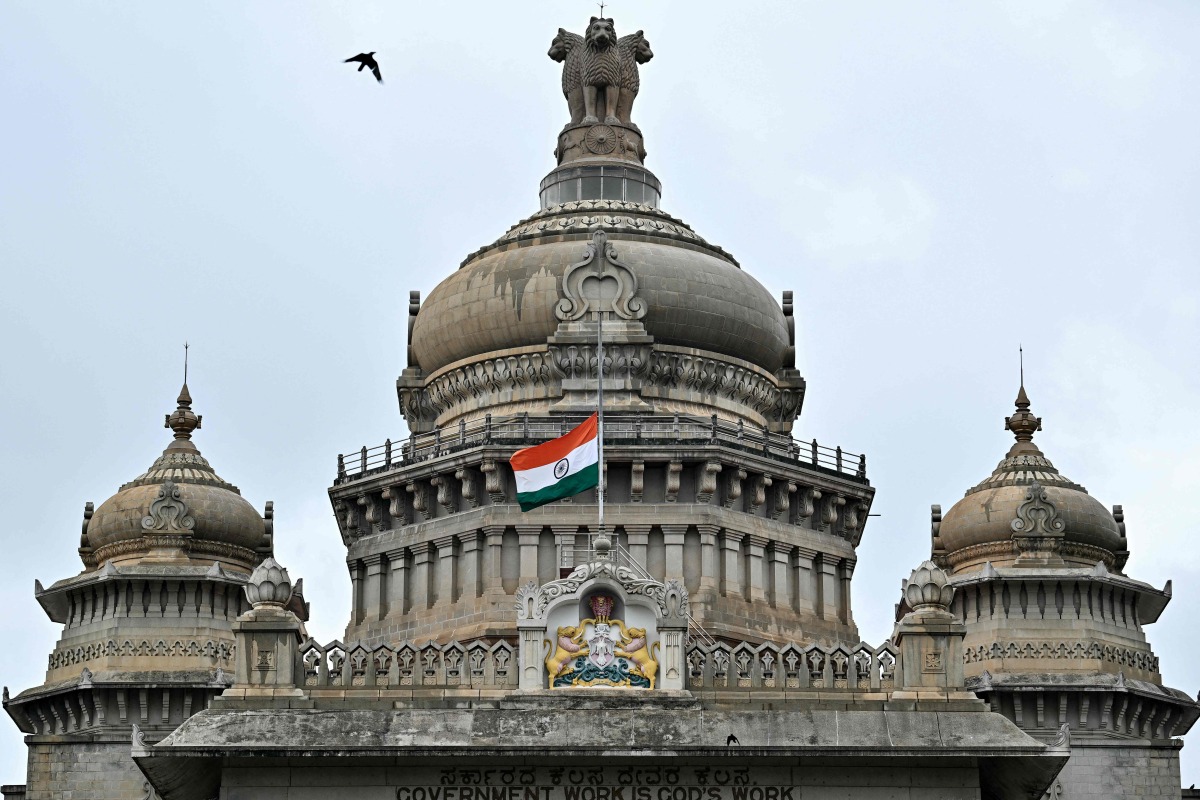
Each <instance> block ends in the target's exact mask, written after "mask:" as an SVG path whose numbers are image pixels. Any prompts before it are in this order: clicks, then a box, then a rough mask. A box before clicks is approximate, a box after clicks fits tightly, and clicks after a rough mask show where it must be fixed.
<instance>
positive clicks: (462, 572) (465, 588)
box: [458, 531, 480, 600]
mask: <svg viewBox="0 0 1200 800" xmlns="http://www.w3.org/2000/svg"><path fill="white" fill-rule="evenodd" d="M458 543H459V559H458V563H459V585H460V587H461V588H460V590H459V599H467V600H474V599H475V598H477V597H479V592H480V581H479V531H467V532H466V533H460V534H458Z"/></svg>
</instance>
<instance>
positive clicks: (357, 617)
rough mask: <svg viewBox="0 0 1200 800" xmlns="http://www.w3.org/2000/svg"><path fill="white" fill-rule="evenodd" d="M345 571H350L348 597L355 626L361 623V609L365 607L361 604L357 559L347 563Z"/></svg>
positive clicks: (359, 570) (360, 579)
mask: <svg viewBox="0 0 1200 800" xmlns="http://www.w3.org/2000/svg"><path fill="white" fill-rule="evenodd" d="M346 569H348V570H350V597H351V598H352V601H351V606H350V616H351V617H352V618H353V620H354V624H355V625H357V624H359V623H360V622H362V621H363V609H364V607H365V606H366V603H364V602H363V582H362V570H361V569H359V566H358V559H352V560H350V561H347V562H346Z"/></svg>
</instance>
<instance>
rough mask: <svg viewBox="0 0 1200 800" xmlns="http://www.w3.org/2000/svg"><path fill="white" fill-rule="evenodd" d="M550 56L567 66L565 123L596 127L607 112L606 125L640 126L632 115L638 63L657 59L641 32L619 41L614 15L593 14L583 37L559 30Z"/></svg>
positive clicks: (565, 75)
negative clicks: (635, 122) (569, 114)
mask: <svg viewBox="0 0 1200 800" xmlns="http://www.w3.org/2000/svg"><path fill="white" fill-rule="evenodd" d="M546 55H548V56H549V57H550V58H551V59H553V60H554V61H558V62H560V63H561V64H562V65H563V76H562V88H563V96H564V97H566V99H567V107H568V109H569V110H570V112H571V121H570V122H568V123H567V127H571V126H573V125H596V124H598V123H599V122H600V113H601V111H603V113H604V122H605V123H606V124H608V125H628V126H630V127H632V128H635V129H636V128H637V126H636V125H634V124H633V122H632V121H631V119H630V114H631V112H632V111H633V100H634V98H635V97H637V93H638V88H639V87H640V85H641V78H640V77H639V75H638V65H639V64H645V63H646V62H647V61H649V60H650V59H652V58H654V52H653V51H652V50H651V49H650V42H649V41H648V40H647V39H646V37H645V35H644V34H643V33H642V31H638V32H637V33H633V34H630V35H628V36H622V37H621V38H619V39H618V38H617V33H616V29H615V28H614V27H613V21H612V20H611V19H609V18H605V17H592V19H591V22H589V23H588V29H587V33H586V34H585V35H584V36H580V35H579V34H577V33H571V32H569V31H567V30H564V29H563V28H559V29H558V35H557V36H555V37H554V41H553V42H551V44H550V50H549V52H547V53H546Z"/></svg>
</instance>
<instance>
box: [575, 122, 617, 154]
mask: <svg viewBox="0 0 1200 800" xmlns="http://www.w3.org/2000/svg"><path fill="white" fill-rule="evenodd" d="M583 144H584V146H585V147H587V149H588V151H589V152H592V153H595V154H596V155H600V156H603V155H608V154H609V153H611V152H612V151H613V150H616V149H617V132H616V131H614V130H613V129H612V128H611V127H609V126H608V125H593V126H592V127H590V128H588V132H587V135H586V136H584V137H583Z"/></svg>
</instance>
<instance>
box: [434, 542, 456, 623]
mask: <svg viewBox="0 0 1200 800" xmlns="http://www.w3.org/2000/svg"><path fill="white" fill-rule="evenodd" d="M454 539H455V537H454V535H453V534H451V535H449V536H442V537H440V538H437V539H434V540H433V544H434V545H435V546H436V547H437V578H436V580H437V583H436V584H434V585H433V586H432V587H431V589H432V592H431V594H432V595H433V596H434V597H435V598H436V602H435V603H434V606H435V607H437V608H444V607H446V606H450V605H453V604H454V600H455V597H454V566H455V562H454Z"/></svg>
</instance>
